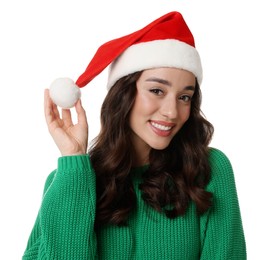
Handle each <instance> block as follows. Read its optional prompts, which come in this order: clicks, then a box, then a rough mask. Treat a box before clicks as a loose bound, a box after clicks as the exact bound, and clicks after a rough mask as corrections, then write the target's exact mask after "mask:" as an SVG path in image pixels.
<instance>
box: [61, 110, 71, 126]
mask: <svg viewBox="0 0 269 260" xmlns="http://www.w3.org/2000/svg"><path fill="white" fill-rule="evenodd" d="M62 120H63V123H64V125H65V126H66V127H69V126H72V125H73V122H72V117H71V111H70V109H62Z"/></svg>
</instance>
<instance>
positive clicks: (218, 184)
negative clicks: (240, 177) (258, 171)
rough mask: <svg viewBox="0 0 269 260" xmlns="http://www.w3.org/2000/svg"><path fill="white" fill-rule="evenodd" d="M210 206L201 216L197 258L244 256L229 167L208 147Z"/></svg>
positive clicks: (223, 157)
mask: <svg viewBox="0 0 269 260" xmlns="http://www.w3.org/2000/svg"><path fill="white" fill-rule="evenodd" d="M209 160H210V164H211V174H212V176H211V181H210V183H209V185H208V187H207V190H208V191H210V192H212V193H213V206H212V208H211V209H210V210H209V212H207V213H206V214H204V215H203V216H202V217H201V226H200V228H201V243H202V246H201V248H202V249H201V258H200V259H201V260H211V259H212V260H233V259H234V260H245V259H246V245H245V237H244V232H243V225H242V220H241V214H240V208H239V203H238V197H237V191H236V185H235V179H234V174H233V169H232V166H231V163H230V161H229V159H228V158H227V157H226V155H225V154H224V153H222V152H221V151H219V150H217V149H211V151H210V156H209Z"/></svg>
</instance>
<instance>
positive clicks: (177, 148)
mask: <svg viewBox="0 0 269 260" xmlns="http://www.w3.org/2000/svg"><path fill="white" fill-rule="evenodd" d="M164 35H165V37H164ZM186 35H187V36H188V37H186ZM113 46H114V47H115V48H113ZM122 46H125V47H124V48H122ZM106 50H109V52H106ZM110 52H112V53H113V55H112V54H111V55H110ZM104 53H105V54H107V55H108V56H109V55H110V56H109V57H108V56H107V55H103V54H104ZM112 56H113V57H112ZM100 57H102V58H100ZM104 60H105V61H104ZM97 61H99V62H97ZM111 62H112V64H111V69H110V72H109V79H108V88H109V91H108V94H107V96H106V98H105V100H104V103H103V105H102V108H101V131H100V133H99V135H98V136H97V138H96V139H95V140H94V143H93V145H92V146H91V147H90V148H89V151H88V154H87V144H88V123H87V118H86V113H85V111H84V109H83V107H82V105H81V101H80V100H79V101H78V102H76V105H75V108H76V112H77V116H78V123H77V124H73V122H72V118H71V113H70V110H69V109H63V110H62V115H61V116H60V113H59V110H58V108H57V105H55V104H54V102H56V101H57V98H51V95H50V94H51V93H49V90H45V117H46V122H47V125H48V129H49V132H50V134H51V135H52V137H53V139H54V141H55V143H56V145H57V146H58V148H59V150H60V151H61V154H62V156H61V157H60V158H59V159H58V168H57V169H56V170H54V171H53V172H52V173H51V174H50V175H49V176H48V179H47V181H46V184H45V189H44V196H43V200H42V204H41V208H40V211H39V214H38V217H37V220H36V223H35V225H34V228H33V230H32V233H31V235H30V238H29V241H28V245H27V248H26V250H25V253H24V256H23V259H25V260H26V259H27V260H28V259H61V260H62V259H64V260H67V259H72V260H76V259H79V260H82V259H85V260H86V259H87V260H90V259H109V260H111V259H115V260H120V259H141V260H142V259H143V260H149V259H154V260H156V259H162V260H163V259H188V260H192V259H193V260H194V259H195V260H197V259H204V260H208V259H212V260H213V259H214V260H216V259H227V260H228V259H229V260H230V259H236V260H238V259H240V260H241V259H242V260H243V259H246V248H245V239H244V233H243V228H242V222H241V216H240V209H239V204H238V199H237V193H236V186H235V182H234V175H233V170H232V166H231V164H230V162H229V159H228V158H227V157H226V156H225V154H223V153H222V152H221V151H220V150H218V149H214V148H210V147H209V143H210V140H211V138H212V135H213V126H212V125H211V124H210V123H209V122H208V121H207V120H206V119H205V118H204V117H203V115H202V113H201V110H200V105H201V91H200V84H201V79H202V70H201V64H200V59H199V56H198V52H197V51H196V49H195V47H194V41H193V38H192V35H191V33H190V31H189V29H188V27H187V25H186V23H185V21H184V19H183V17H182V16H181V15H180V14H179V13H178V12H171V13H169V14H166V15H164V16H162V17H160V18H159V19H157V20H155V21H154V22H152V23H151V24H149V25H148V26H146V27H145V28H143V29H141V30H139V31H137V32H135V33H133V34H130V35H128V36H125V37H122V38H119V39H116V40H113V41H111V42H108V43H106V44H105V45H104V46H102V47H101V48H100V49H99V50H98V51H97V54H96V56H95V57H94V58H93V60H92V61H91V63H90V64H89V66H88V68H87V69H86V71H85V72H84V73H83V74H82V75H81V77H80V78H79V79H78V81H77V85H78V86H80V87H82V86H84V85H86V84H87V83H88V82H90V80H91V79H92V78H93V77H94V76H96V75H97V74H98V73H100V71H102V69H103V68H104V67H106V66H107V64H110V63H111ZM100 64H101V65H100ZM100 66H101V67H100ZM93 67H94V68H95V70H93ZM96 71H97V72H96ZM55 100H56V101H55ZM89 127H91V125H90V123H89Z"/></svg>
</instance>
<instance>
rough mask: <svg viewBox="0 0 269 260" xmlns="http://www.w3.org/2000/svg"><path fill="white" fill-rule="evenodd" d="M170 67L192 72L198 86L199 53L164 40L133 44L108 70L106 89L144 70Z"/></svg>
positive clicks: (175, 42)
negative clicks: (123, 78) (125, 77)
mask: <svg viewBox="0 0 269 260" xmlns="http://www.w3.org/2000/svg"><path fill="white" fill-rule="evenodd" d="M160 67H172V68H179V69H184V70H187V71H190V72H192V73H193V74H194V75H195V76H196V78H197V81H198V83H199V84H201V82H202V78H203V71H202V64H201V60H200V56H199V53H198V52H197V50H196V49H195V48H194V47H192V46H191V45H189V44H186V43H184V42H181V41H178V40H174V39H166V40H154V41H150V42H142V43H138V44H134V45H132V46H130V47H129V48H127V49H126V50H125V51H124V52H123V53H122V54H121V55H120V56H119V57H118V58H117V59H116V60H115V61H114V62H113V63H112V64H111V65H110V68H109V76H108V85H107V87H108V88H111V87H112V86H113V85H114V84H115V83H116V81H117V80H119V79H120V78H122V77H124V76H127V75H129V74H132V73H134V72H137V71H142V70H145V69H153V68H160Z"/></svg>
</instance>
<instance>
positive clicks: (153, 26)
mask: <svg viewBox="0 0 269 260" xmlns="http://www.w3.org/2000/svg"><path fill="white" fill-rule="evenodd" d="M108 65H110V68H109V76H108V85H107V86H108V88H111V87H112V86H113V85H114V84H115V83H116V82H117V80H119V79H120V78H122V77H124V76H127V75H129V74H131V73H134V72H137V71H142V70H145V69H152V68H160V67H172V68H180V69H184V70H188V71H190V72H192V73H193V74H194V75H195V77H196V78H197V81H198V83H199V84H201V82H202V65H201V60H200V56H199V53H198V52H197V50H196V48H195V43H194V38H193V35H192V33H191V31H190V30H189V28H188V26H187V24H186V22H185V20H184V18H183V16H182V15H181V14H180V13H178V12H170V13H168V14H165V15H163V16H161V17H160V18H158V19H156V20H154V21H153V22H151V23H150V24H148V25H147V26H145V27H144V28H142V29H140V30H138V31H136V32H133V33H131V34H128V35H126V36H123V37H120V38H117V39H114V40H112V41H109V42H107V43H105V44H103V45H102V46H100V47H99V49H98V50H97V52H96V53H95V55H94V56H93V58H92V60H91V61H90V63H89V65H88V66H87V68H86V70H85V72H83V73H82V74H81V76H79V78H78V79H77V81H76V83H74V82H73V81H72V80H70V79H68V78H62V79H57V80H56V81H54V82H53V83H52V85H51V87H50V95H51V98H52V100H53V101H54V103H55V104H57V105H59V106H60V107H63V108H70V107H72V106H74V104H75V103H76V101H77V100H78V99H79V98H80V88H82V87H84V86H86V85H87V84H88V83H89V82H90V81H91V80H92V79H93V78H94V77H96V76H97V75H98V74H99V73H101V72H102V71H103V70H104V69H105V68H106V67H107V66H108Z"/></svg>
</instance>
